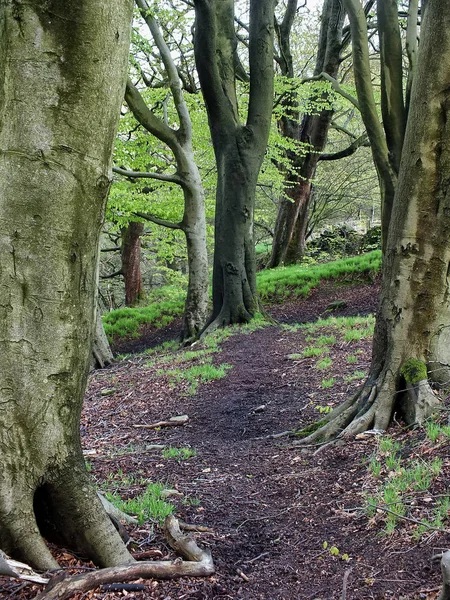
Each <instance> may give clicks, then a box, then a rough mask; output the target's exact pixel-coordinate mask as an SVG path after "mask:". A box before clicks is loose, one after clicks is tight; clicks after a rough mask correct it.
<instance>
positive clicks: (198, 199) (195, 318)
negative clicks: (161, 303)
mask: <svg viewBox="0 0 450 600" xmlns="http://www.w3.org/2000/svg"><path fill="white" fill-rule="evenodd" d="M136 4H137V6H138V8H139V10H140V12H141V15H142V17H143V18H144V20H145V22H146V23H147V25H148V27H149V30H150V32H151V34H152V36H153V39H154V41H155V44H156V46H157V47H158V50H159V53H160V56H161V59H162V61H163V63H164V67H165V70H166V73H167V77H168V83H169V87H170V90H171V94H172V97H173V101H174V103H175V108H176V110H177V114H178V118H179V127H178V129H173V128H171V127H169V126H168V125H167V124H166V123H164V122H163V121H162V120H160V119H159V118H158V117H157V116H156V115H154V114H153V113H152V111H151V110H150V109H149V108H148V106H147V105H146V103H145V101H144V100H143V98H142V96H141V94H140V92H139V90H138V89H137V88H136V87H135V86H134V85H133V84H132V82H131V81H128V84H127V89H126V94H125V100H126V102H127V104H128V106H129V107H130V110H131V111H132V113H133V115H134V116H135V118H136V119H137V121H139V123H140V124H141V125H142V126H143V127H144V128H145V129H146V130H147V131H149V132H150V133H151V134H153V135H154V136H156V137H157V138H158V139H159V140H161V141H162V142H164V143H165V144H167V146H168V147H169V148H170V150H171V151H172V153H173V156H174V158H175V162H176V174H175V176H174V177H170V176H169V177H170V180H171V181H172V182H174V183H177V184H178V185H180V186H181V188H182V189H183V196H184V213H183V218H182V220H181V222H180V223H177V224H173V223H166V222H164V221H161V220H158V219H154V218H151V220H152V221H154V222H156V223H158V222H159V224H161V225H166V226H169V227H176V228H178V229H181V230H182V231H183V232H184V234H185V236H186V246H187V256H188V269H189V281H188V289H187V295H186V302H185V307H184V315H183V331H182V336H181V337H182V339H183V340H184V341H189V340H194V339H195V338H196V337H197V336H198V334H199V332H200V330H201V329H202V327H203V326H204V324H205V321H206V317H207V311H208V283H209V270H208V253H207V245H206V216H205V193H204V189H203V184H202V180H201V176H200V172H199V169H198V167H197V164H196V162H195V157H194V151H193V147H192V123H191V119H190V115H189V110H188V108H187V105H186V102H185V101H184V97H183V90H182V84H181V80H180V77H179V74H178V71H177V68H176V65H175V63H174V61H173V59H172V57H171V55H170V51H169V49H168V47H167V45H166V43H165V41H164V38H163V36H162V33H161V30H160V28H159V25H158V23H157V21H156V19H155V18H154V17H153V16H152V14H151V11H150V10H149V7H148V4H147V2H146V0H136ZM128 176H132V177H135V176H137V175H136V174H133V173H132V172H131V174H130V172H128ZM147 177H148V178H154V179H160V180H161V176H158V174H152V173H147ZM144 218H150V215H146V216H145V217H144Z"/></svg>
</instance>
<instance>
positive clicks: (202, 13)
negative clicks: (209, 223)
mask: <svg viewBox="0 0 450 600" xmlns="http://www.w3.org/2000/svg"><path fill="white" fill-rule="evenodd" d="M274 4H275V2H274V0H251V1H250V27H249V59H248V64H249V70H250V76H249V102H248V109H247V115H246V123H245V124H242V123H241V119H240V114H239V104H238V99H237V95H236V70H237V69H238V67H239V66H241V65H240V62H239V58H238V53H237V39H236V34H235V30H234V1H233V0H220V1H219V0H194V5H195V13H196V19H195V35H194V50H195V59H196V64H197V70H198V76H199V79H200V85H201V88H202V93H203V97H204V100H205V105H206V109H207V112H208V121H209V127H210V131H211V138H212V143H213V147H214V153H215V157H216V165H217V190H216V216H215V243H214V264H213V282H212V286H213V290H212V295H213V310H212V314H211V316H210V318H209V321H208V324H207V328H206V331H208V330H211V329H214V328H215V327H220V326H225V325H228V324H231V323H239V322H245V321H249V320H250V319H251V318H252V317H253V316H254V314H255V312H257V310H258V308H259V301H258V297H257V293H256V268H255V253H254V240H253V216H254V205H255V191H256V183H257V179H258V174H259V170H260V167H261V163H262V161H263V158H264V153H265V150H266V145H267V140H268V136H269V129H270V121H271V114H272V102H273V100H272V96H273V73H274V69H273V35H274Z"/></svg>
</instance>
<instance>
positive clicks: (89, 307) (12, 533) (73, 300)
mask: <svg viewBox="0 0 450 600" xmlns="http://www.w3.org/2000/svg"><path fill="white" fill-rule="evenodd" d="M131 14H132V3H131V0H123V1H122V2H119V3H110V2H107V1H106V0H76V1H74V0H66V1H64V2H61V1H56V0H50V1H49V2H45V3H42V2H41V1H40V0H27V2H23V1H21V0H14V1H12V0H7V1H6V2H3V3H2V5H1V6H0V214H1V219H0V252H1V256H2V264H1V267H0V354H1V356H2V369H1V382H0V454H1V457H2V458H1V461H2V468H1V473H0V547H2V548H3V549H4V550H5V551H6V552H8V553H10V554H13V555H14V556H17V557H19V558H21V559H23V560H24V561H25V562H28V563H31V564H33V565H34V566H36V567H38V568H42V569H47V568H52V567H55V566H56V562H55V560H54V559H53V558H52V556H51V554H50V552H49V550H48V548H47V546H46V544H45V542H44V540H43V538H42V536H41V533H40V531H39V528H38V527H41V529H42V531H44V529H45V531H46V533H48V534H49V535H50V534H52V537H58V538H59V539H60V540H62V541H64V542H65V543H68V544H70V545H71V546H75V547H76V548H78V550H80V551H82V552H83V553H87V554H88V555H89V556H91V557H92V558H93V560H95V561H96V562H97V563H99V564H118V563H122V562H126V561H128V560H130V556H129V554H128V552H127V550H126V549H125V547H124V546H123V544H122V542H121V540H120V538H119V536H118V534H117V533H116V531H115V529H114V527H113V526H112V524H111V523H110V521H109V518H108V517H107V515H106V513H105V511H104V510H103V508H102V506H101V503H100V501H99V500H98V498H97V495H96V492H95V489H94V486H93V485H92V484H91V482H90V480H89V478H88V475H87V473H86V470H85V466H84V460H83V456H82V452H81V444H80V434H79V422H80V412H81V405H82V399H83V394H84V389H85V384H86V379H87V373H88V369H89V364H90V357H91V342H92V330H93V325H94V305H95V297H96V294H95V286H96V272H97V255H98V239H99V233H100V227H101V223H102V220H103V212H104V206H105V202H106V197H107V194H108V190H109V185H110V181H111V173H110V164H109V163H110V156H111V152H112V146H113V142H114V136H115V133H116V127H117V121H118V117H119V110H120V104H121V101H122V98H123V90H124V85H125V77H126V69H127V58H128V46H129V35H130V33H129V32H130V22H131Z"/></svg>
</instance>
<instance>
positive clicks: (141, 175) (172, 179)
mask: <svg viewBox="0 0 450 600" xmlns="http://www.w3.org/2000/svg"><path fill="white" fill-rule="evenodd" d="M112 170H113V173H117V175H122V177H129V178H130V179H156V180H158V181H167V182H169V183H176V184H177V185H181V186H183V185H184V181H183V180H182V179H181V177H178V175H175V174H174V175H167V174H164V173H151V172H147V171H129V170H128V169H121V168H120V167H113V168H112Z"/></svg>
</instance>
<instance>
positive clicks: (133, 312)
mask: <svg viewBox="0 0 450 600" xmlns="http://www.w3.org/2000/svg"><path fill="white" fill-rule="evenodd" d="M184 300H185V292H184V290H183V289H181V288H177V287H176V286H173V285H172V286H164V287H163V288H159V289H158V290H155V291H154V292H151V293H150V294H149V298H148V301H149V302H150V303H149V304H148V305H147V306H140V307H136V308H119V309H117V310H113V311H111V312H109V313H107V314H106V315H104V316H103V317H102V318H103V325H104V328H105V333H106V335H107V336H108V339H109V340H110V341H112V340H113V339H114V338H121V337H128V336H130V337H138V336H139V328H140V326H141V325H145V324H151V325H153V326H154V327H164V326H165V325H168V324H169V323H171V322H172V321H173V320H174V319H175V318H177V317H179V316H181V315H182V314H183V310H184Z"/></svg>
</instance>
